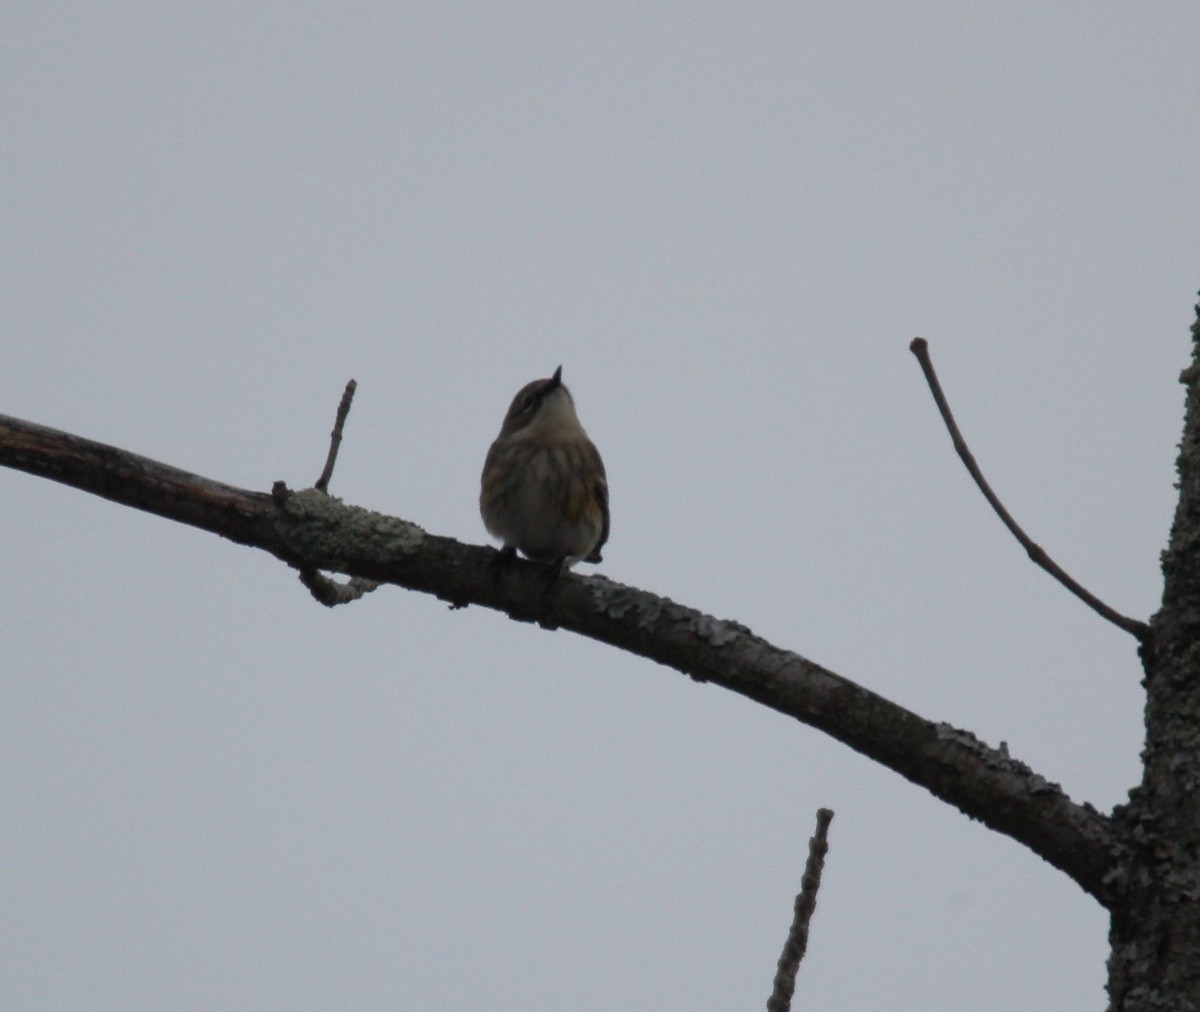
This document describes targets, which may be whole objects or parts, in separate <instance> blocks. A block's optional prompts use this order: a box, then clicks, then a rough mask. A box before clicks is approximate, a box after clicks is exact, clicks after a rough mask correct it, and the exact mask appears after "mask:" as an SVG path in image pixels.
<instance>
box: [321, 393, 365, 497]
mask: <svg viewBox="0 0 1200 1012" xmlns="http://www.w3.org/2000/svg"><path fill="white" fill-rule="evenodd" d="M356 389H358V384H357V383H355V382H354V380H351V381H350V382H349V383H347V384H346V390H345V392H344V393H343V394H342V402H341V403H340V404H339V405H338V409H337V417H336V418H335V419H334V422H333V431H332V432H331V433H329V456H327V457H326V458H325V469H324V470H323V471H322V472H321V477H320V478H318V479H317V483H316V485H315V486H313V487H314V488H316V489H319V490H320V491H322V492H328V491H329V479H330V478H332V477H333V465H334V464H336V463H337V455H338V448H339V447H340V446H341V445H342V427H343V426H344V425H345V424H346V416H347V415H348V414H350V402H351V401H352V400H354V391H355V390H356Z"/></svg>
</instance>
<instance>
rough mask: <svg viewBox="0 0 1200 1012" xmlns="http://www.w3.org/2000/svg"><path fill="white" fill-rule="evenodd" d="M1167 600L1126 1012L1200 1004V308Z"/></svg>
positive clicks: (1137, 846) (1123, 978) (1121, 972)
mask: <svg viewBox="0 0 1200 1012" xmlns="http://www.w3.org/2000/svg"><path fill="white" fill-rule="evenodd" d="M1197 313H1198V319H1197V322H1196V323H1195V324H1194V325H1193V327H1192V339H1193V354H1192V362H1191V365H1189V366H1188V367H1187V368H1186V369H1185V370H1184V371H1183V373H1182V375H1181V376H1180V381H1181V382H1182V383H1183V384H1184V385H1185V386H1186V388H1187V401H1186V405H1187V407H1186V413H1185V418H1184V429H1183V439H1182V441H1181V442H1180V445H1179V459H1178V464H1177V468H1178V473H1179V505H1178V507H1177V509H1176V512H1175V520H1174V523H1173V525H1172V527H1171V539H1170V543H1169V544H1168V546H1167V550H1166V551H1165V552H1163V556H1162V569H1163V581H1164V582H1163V601H1162V607H1161V608H1160V609H1159V612H1158V614H1157V615H1155V616H1154V618H1153V619H1152V621H1151V630H1152V635H1151V637H1150V640H1149V641H1148V642H1147V643H1146V645H1145V646H1144V647H1143V650H1142V662H1143V666H1144V668H1145V672H1146V679H1145V686H1146V745H1145V748H1144V749H1143V751H1142V759H1143V761H1144V764H1145V766H1144V770H1143V776H1142V783H1141V785H1140V786H1139V787H1138V788H1136V789H1135V790H1134V791H1132V792H1130V797H1129V803H1128V804H1127V805H1124V806H1121V807H1120V808H1118V810H1117V811H1116V812H1114V818H1115V826H1116V830H1117V834H1118V840H1119V848H1120V858H1121V860H1120V864H1119V869H1118V870H1117V871H1116V872H1115V873H1114V875H1113V876H1112V878H1111V880H1110V881H1111V883H1112V885H1113V886H1114V891H1113V895H1112V897H1111V899H1110V911H1111V930H1110V933H1109V938H1110V941H1111V943H1112V952H1111V955H1110V957H1109V983H1108V989H1109V998H1110V1000H1111V1006H1110V1007H1111V1008H1112V1009H1113V1010H1119V1012H1150V1010H1154V1012H1168V1010H1170V1012H1184V1010H1191V1012H1196V1010H1200V677H1198V676H1200V306H1197Z"/></svg>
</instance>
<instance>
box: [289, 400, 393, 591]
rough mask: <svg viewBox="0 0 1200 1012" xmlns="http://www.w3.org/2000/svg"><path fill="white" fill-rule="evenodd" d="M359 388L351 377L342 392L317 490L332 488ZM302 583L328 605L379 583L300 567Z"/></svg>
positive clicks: (371, 588)
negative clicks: (343, 580) (339, 577)
mask: <svg viewBox="0 0 1200 1012" xmlns="http://www.w3.org/2000/svg"><path fill="white" fill-rule="evenodd" d="M357 389H358V384H357V383H356V382H355V381H354V380H350V382H349V383H347V384H346V389H345V390H344V391H343V392H342V400H341V402H340V403H339V404H338V409H337V416H336V417H335V418H334V420H333V431H332V432H330V433H329V454H328V455H327V456H326V458H325V468H324V470H322V471H321V477H319V478H318V479H317V483H316V485H315V486H314V488H316V489H317V491H318V492H328V491H329V479H331V478H332V477H333V466H334V464H336V463H337V455H338V449H339V448H340V447H341V445H342V428H343V427H344V426H345V424H346V416H347V415H348V414H350V402H351V401H352V400H354V391H355V390H357ZM279 486H282V482H281V483H278V486H277V487H276V488H275V489H274V494H275V495H276V497H277V498H278V496H280V495H281V494H284V492H286V490H283V492H281V489H280V487H279ZM300 582H301V583H303V584H304V586H306V587H307V588H308V592H309V593H310V594H312V596H313V597H314V598H316V600H317V601H319V602H320V603H321V604H323V605H325V606H326V607H327V608H333V607H334V606H336V605H339V604H349V603H350V602H351V601H357V600H358V599H359V598H360V597H362V596H363V595H364V594H369V593H371V591H373V590H375V589H376V588H377V587H378V586H379V584H378V583H376V582H375V581H374V580H364V579H362V578H361V577H358V576H352V577H351V578H350V579H349V580H348V581H347V582H346V583H339V582H338V581H337V580H334V579H332V578H331V577H328V576H326V575H325V574H324V573H321V572H319V571H318V570H316V569H302V570H300Z"/></svg>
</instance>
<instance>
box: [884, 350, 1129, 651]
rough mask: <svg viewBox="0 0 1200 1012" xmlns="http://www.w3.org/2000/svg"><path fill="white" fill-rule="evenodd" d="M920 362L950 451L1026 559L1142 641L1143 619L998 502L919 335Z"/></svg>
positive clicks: (913, 351) (1095, 610)
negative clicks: (1059, 557)
mask: <svg viewBox="0 0 1200 1012" xmlns="http://www.w3.org/2000/svg"><path fill="white" fill-rule="evenodd" d="M908 350H909V351H911V352H912V353H913V354H914V355H915V356H916V357H917V361H918V362H919V363H920V364H921V371H922V372H923V373H924V374H925V381H926V382H927V383H928V384H929V391H930V393H932V394H933V399H934V401H935V402H936V404H937V407H938V411H939V412H940V413H941V416H942V421H943V422H945V423H946V429H947V431H948V432H949V433H950V439H951V441H952V442H953V443H954V450H955V452H956V453H957V454H958V456H959V458H960V459H961V460H962V462H963V464H964V465H965V466H966V468H967V471H968V472H969V473H970V475H971V477H972V478H973V479H974V480H975V484H976V485H978V486H979V491H980V492H982V493H983V497H984V498H985V499H986V500H987V501H988V504H989V505H990V506H991V507H992V509H993V510H995V512H996V516H998V517H999V518H1000V520H1001V521H1002V522H1003V524H1004V526H1005V527H1007V528H1008V529H1009V531H1010V532H1011V533H1012V536H1013V537H1014V538H1016V539H1017V541H1019V542H1020V543H1021V547H1022V548H1024V549H1025V551H1026V553H1028V555H1029V558H1030V559H1031V560H1032V561H1033V563H1034V564H1035V565H1038V566H1041V567H1042V569H1044V570H1045V571H1046V572H1047V573H1049V574H1050V575H1051V576H1053V577H1054V579H1056V580H1057V581H1058V582H1059V583H1061V584H1062V585H1063V586H1064V587H1066V588H1067V590H1069V591H1070V592H1071V593H1072V594H1074V595H1075V596H1076V597H1077V598H1079V600H1081V601H1082V602H1083V603H1084V604H1086V605H1087V606H1088V607H1089V608H1091V609H1092V611H1094V612H1095V613H1096V614H1097V615H1100V616H1101V617H1102V618H1106V619H1108V621H1109V622H1111V623H1112V624H1113V625H1115V626H1116V627H1117V628H1118V629H1124V630H1125V632H1127V633H1131V634H1132V635H1134V636H1136V637H1137V638H1138V640H1139V641H1140V642H1145V641H1146V639H1147V638H1148V637H1149V635H1150V626H1149V625H1148V624H1147V623H1146V622H1140V621H1138V620H1137V619H1135V618H1129V617H1128V616H1127V615H1122V614H1121V613H1120V612H1119V611H1117V610H1116V609H1115V608H1111V607H1109V606H1108V605H1107V604H1105V603H1104V602H1103V601H1101V600H1100V598H1098V597H1097V596H1096V595H1095V594H1093V593H1092V592H1091V591H1090V590H1088V589H1087V588H1086V587H1084V586H1083V585H1082V584H1081V583H1079V582H1078V581H1077V580H1076V579H1075V578H1074V577H1072V576H1071V574H1070V573H1068V572H1067V571H1066V570H1065V569H1063V568H1062V566H1060V565H1059V564H1058V563H1057V562H1055V561H1054V560H1053V559H1052V558H1050V556H1049V555H1047V554H1046V550H1045V549H1044V548H1042V546H1041V545H1039V544H1037V542H1035V541H1034V540H1033V539H1032V538H1031V537H1030V536H1029V535H1028V534H1026V533H1025V531H1024V530H1022V529H1021V526H1020V525H1019V524H1018V523H1017V522H1016V521H1015V520H1014V519H1013V518H1012V514H1011V513H1009V512H1008V510H1007V509H1005V507H1004V503H1002V502H1001V501H1000V497H999V496H997V495H996V493H995V492H993V491H992V486H991V485H989V484H988V482H987V479H986V478H985V477H984V476H983V471H981V470H980V468H979V465H978V464H977V463H976V462H975V456H974V454H972V453H971V450H970V448H969V447H968V446H967V441H966V440H965V439H963V435H962V433H961V432H960V431H959V429H958V423H957V422H956V421H955V420H954V413H953V412H952V411H951V410H950V402H949V401H947V400H946V395H945V393H943V391H942V384H941V383H940V382H938V378H937V373H936V372H935V371H934V368H933V359H931V358H930V357H929V342H928V341H926V340H925V338H923V337H914V338H913V339H912V343H911V344H910V345H909V346H908Z"/></svg>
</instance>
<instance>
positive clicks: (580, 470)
mask: <svg viewBox="0 0 1200 1012" xmlns="http://www.w3.org/2000/svg"><path fill="white" fill-rule="evenodd" d="M479 512H480V513H481V514H482V516H483V524H484V526H485V527H486V528H487V529H488V533H489V534H491V535H493V536H494V537H497V538H499V539H500V540H501V541H502V542H504V548H503V552H502V554H503V556H505V557H511V556H512V555H513V554H514V553H515V552H516V551H517V550H518V549H519V550H520V551H521V553H522V554H523V555H525V556H526V557H527V558H530V559H533V560H534V561H536V562H546V563H550V564H552V565H553V566H554V567H555V571H556V573H557V572H560V571H561V570H563V569H567V568H569V567H571V566H573V565H574V564H575V563H576V562H579V561H581V560H582V561H584V562H600V561H601V558H600V549H601V547H603V545H604V542H605V541H607V540H608V480H607V478H606V477H605V475H604V462H603V461H602V460H601V459H600V453H599V451H597V449H596V447H595V446H594V445H592V441H591V440H590V439H588V436H587V433H586V432H584V431H583V426H582V425H580V424H579V418H578V416H576V414H575V402H574V401H573V400H572V399H571V392H570V391H569V390H568V389H567V388H566V387H565V386H563V381H562V366H561V365H560V366H559V367H558V368H557V369H555V370H554V375H553V376H551V377H550V378H549V379H541V380H534V381H533V382H532V383H526V384H525V386H523V387H521V389H520V391H519V392H518V393H517V396H516V397H514V398H513V402H512V405H511V406H510V407H509V409H508V414H506V415H505V416H504V424H503V425H502V426H501V427H500V435H499V436H497V437H496V441H495V442H494V443H492V446H491V449H490V450H488V455H487V460H485V461H484V464H483V478H482V481H481V488H480V491H479Z"/></svg>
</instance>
